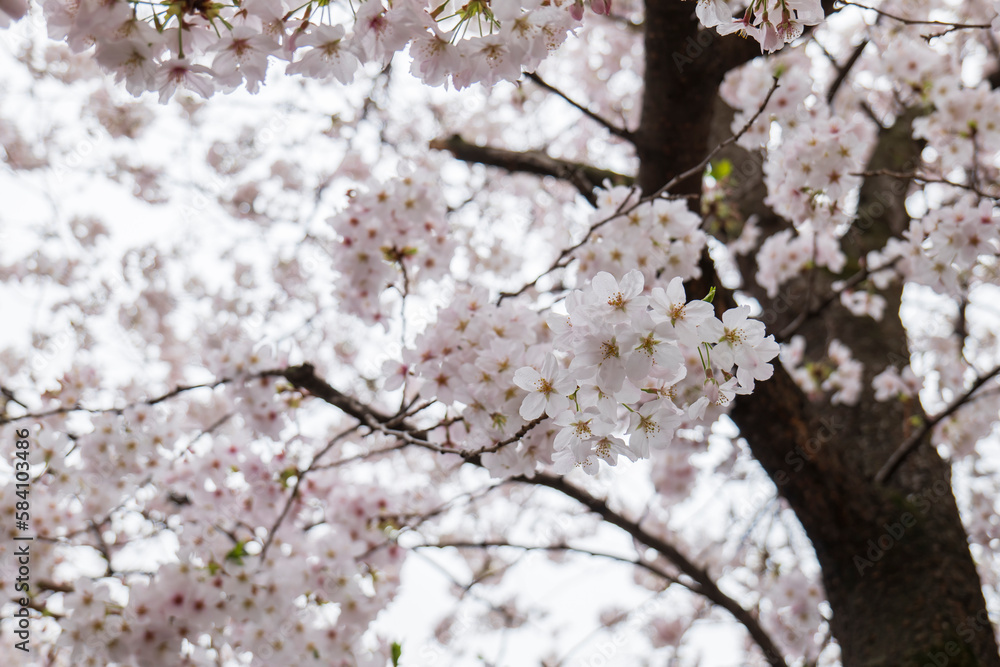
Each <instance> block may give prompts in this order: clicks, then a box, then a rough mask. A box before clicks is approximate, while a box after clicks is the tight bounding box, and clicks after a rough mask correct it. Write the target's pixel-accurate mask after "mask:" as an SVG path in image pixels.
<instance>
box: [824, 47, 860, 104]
mask: <svg viewBox="0 0 1000 667" xmlns="http://www.w3.org/2000/svg"><path fill="white" fill-rule="evenodd" d="M866 46H868V40H867V39H863V40H861V43H860V44H858V45H857V46H856V47H855V48H854V51H853V52H852V53H851V57H850V58H848V59H847V62H845V63H844V64H843V65H842V66H837V63H836V62H834V66H837V78H835V79H834V80H833V83H831V84H830V89H829V90H827V91H826V103H827V104H833V98H834V97H836V96H837V91H838V90H840V87H841V86H842V85H843V84H844V81H846V80H847V75H848V74H850V73H851V69H853V67H854V65H855V64H856V63H857V62H858V60H859V59H860V58H861V54H862V53H864V51H865V47H866Z"/></svg>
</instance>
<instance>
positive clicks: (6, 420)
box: [0, 378, 233, 426]
mask: <svg viewBox="0 0 1000 667" xmlns="http://www.w3.org/2000/svg"><path fill="white" fill-rule="evenodd" d="M232 381H233V379H232V378H222V379H221V380H216V381H215V382H212V383H204V384H192V385H183V386H180V387H176V388H174V389H171V390H170V391H168V392H167V393H165V394H162V395H161V396H157V397H156V398H150V399H147V400H145V401H136V402H135V403H129V404H128V405H126V406H125V407H122V408H86V407H83V406H82V405H65V406H61V407H58V408H53V409H51V410H45V411H43V412H30V413H28V414H25V415H21V416H20V417H3V418H0V426H3V425H4V424H12V423H14V422H19V421H23V420H25V419H45V418H46V417H53V416H55V415H66V414H69V413H71V412H89V413H91V414H95V415H99V414H107V413H109V412H113V413H116V414H122V413H123V412H125V411H126V410H128V409H130V408H134V407H136V406H139V405H156V404H157V403H162V402H163V401H166V400H169V399H171V398H173V397H174V396H177V395H179V394H183V393H184V392H187V391H191V390H193V389H214V388H216V387H218V386H220V385H223V384H226V383H228V382H232Z"/></svg>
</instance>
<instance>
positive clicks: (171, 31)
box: [3, 0, 611, 101]
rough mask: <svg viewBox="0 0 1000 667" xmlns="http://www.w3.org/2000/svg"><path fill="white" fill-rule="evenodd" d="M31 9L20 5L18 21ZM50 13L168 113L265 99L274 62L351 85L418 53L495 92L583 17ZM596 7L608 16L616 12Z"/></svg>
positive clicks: (505, 2) (491, 11)
mask: <svg viewBox="0 0 1000 667" xmlns="http://www.w3.org/2000/svg"><path fill="white" fill-rule="evenodd" d="M19 4H20V3H19V2H15V1H14V0H12V4H11V9H12V11H15V10H16V7H15V5H19ZM43 4H44V7H45V14H46V18H47V22H48V27H49V34H50V36H51V37H53V38H55V39H65V40H66V41H67V42H68V43H69V45H70V46H71V47H72V48H73V49H74V50H75V51H83V50H85V49H88V48H90V47H91V46H94V45H96V52H95V55H96V59H97V62H98V63H99V64H100V65H101V66H102V67H103V68H104V69H105V70H107V71H109V72H112V73H114V74H115V75H116V77H117V78H118V79H119V80H123V81H125V84H126V86H127V87H128V89H129V91H130V92H132V93H133V94H135V95H138V94H139V93H141V92H144V91H159V93H160V100H161V101H166V100H167V99H169V98H170V97H171V96H172V95H173V94H174V92H175V91H176V90H177V89H178V87H183V88H186V89H188V90H191V91H193V92H195V93H197V94H199V95H201V96H203V97H208V96H210V95H212V94H213V93H214V92H216V91H224V92H229V91H232V90H235V89H236V88H239V87H245V88H246V89H247V90H249V91H250V92H256V91H257V90H258V89H259V87H260V85H261V84H262V83H264V81H265V78H266V75H267V70H268V66H269V64H270V63H271V62H272V61H274V60H282V61H286V62H287V63H288V65H287V67H286V72H287V73H289V74H301V75H303V76H307V77H312V78H317V79H331V78H332V79H336V80H338V81H340V82H342V83H346V82H349V81H350V80H351V79H352V78H353V77H354V74H355V72H356V70H357V69H358V68H359V66H360V65H361V64H362V63H368V62H375V63H380V64H382V65H384V64H386V63H388V62H389V60H390V59H391V58H392V56H393V55H394V54H395V53H396V52H398V51H402V50H403V49H405V48H407V46H409V54H410V57H411V58H412V67H411V70H412V71H413V73H414V74H415V75H417V76H418V77H420V78H421V79H422V80H423V81H424V82H425V83H428V84H430V85H440V84H443V83H448V82H450V83H451V84H453V85H455V86H456V87H459V88H462V87H465V86H468V85H471V84H472V83H476V82H481V83H483V84H485V85H492V84H494V83H496V82H497V81H500V80H514V79H517V78H518V77H520V75H521V72H522V70H527V71H533V70H534V69H535V68H536V67H537V66H538V64H539V63H540V62H541V61H542V60H543V59H544V58H545V57H546V56H547V55H548V54H549V53H550V52H551V51H553V50H554V49H556V48H557V47H559V45H560V44H562V42H563V40H564V39H565V38H566V35H567V34H568V32H569V31H570V30H571V29H572V28H573V27H574V26H575V25H577V23H578V21H579V20H580V18H582V10H583V3H582V1H581V0H546V1H544V2H543V0H493V1H492V2H481V1H475V2H469V3H461V2H444V3H437V2H430V1H428V0H405V1H403V2H392V3H389V4H388V6H386V4H384V3H383V0H361V1H360V2H350V1H349V0H337V1H335V2H321V1H320V0H310V1H309V2H306V3H304V4H298V3H290V4H289V3H287V2H285V0H247V1H246V2H233V3H228V2H226V3H200V2H187V1H184V0H176V1H174V2H166V3H163V4H162V5H157V4H149V3H144V2H138V1H132V2H130V1H128V0H115V1H113V2H96V1H94V2H89V1H87V2H68V1H66V0H45V2H44V3H43ZM590 4H591V7H592V9H593V10H594V11H595V13H605V14H606V13H607V12H608V11H609V9H610V4H611V3H610V1H609V0H593V1H592V2H591V3H590ZM21 13H22V14H23V6H22V7H21ZM3 16H4V17H5V18H6V16H7V14H4V15H3ZM15 18H16V11H15Z"/></svg>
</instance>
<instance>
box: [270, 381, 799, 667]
mask: <svg viewBox="0 0 1000 667" xmlns="http://www.w3.org/2000/svg"><path fill="white" fill-rule="evenodd" d="M261 375H262V376H269V375H271V376H275V375H276V376H281V377H284V378H286V379H287V380H288V381H289V382H291V383H292V384H293V385H295V386H296V387H298V388H300V389H305V390H307V391H309V393H311V394H312V395H314V396H316V397H317V398H320V399H322V400H324V401H326V402H327V403H329V404H331V405H333V406H335V407H337V408H339V409H340V410H341V411H343V412H344V413H346V414H348V415H350V416H352V417H354V418H355V419H357V420H358V421H360V422H361V423H362V424H365V425H372V426H373V427H375V428H379V429H380V430H381V431H382V432H384V433H387V434H390V435H395V436H397V437H399V438H400V439H401V440H403V441H404V442H407V443H409V444H412V445H415V446H418V447H424V448H427V449H430V450H432V451H435V452H442V453H448V454H456V455H458V456H461V457H462V458H463V459H464V460H465V462H467V463H471V464H473V465H479V466H481V465H482V462H481V456H480V453H479V452H464V453H463V452H461V451H446V450H443V449H442V448H441V447H440V446H438V445H435V444H433V443H431V442H429V441H428V440H427V439H426V438H427V431H426V430H421V429H417V428H415V427H413V426H411V425H409V424H407V423H406V420H405V417H404V416H402V415H400V416H398V417H395V416H389V415H386V414H384V413H381V412H379V411H376V410H374V409H371V408H369V407H368V406H366V405H364V404H363V403H361V402H360V401H358V400H357V399H354V398H352V397H350V396H347V395H346V394H343V393H342V392H340V391H338V390H336V389H334V388H333V387H331V386H330V385H329V384H328V383H327V382H326V381H325V380H323V379H322V378H320V377H318V376H317V375H316V369H315V367H313V366H312V364H302V365H300V366H293V367H290V368H287V369H284V370H274V371H266V372H264V373H262V374H261ZM519 433H520V431H519ZM504 442H506V441H504ZM299 479H300V481H301V477H300V478H299ZM513 481H517V482H521V483H524V484H535V485H539V486H546V487H549V488H551V489H554V490H556V491H560V492H561V493H563V494H565V495H567V496H569V497H570V498H573V499H574V500H576V501H578V502H580V503H582V504H583V505H584V506H586V507H587V508H588V509H590V510H591V511H592V512H595V513H596V514H598V515H599V516H600V517H601V518H602V519H604V520H605V521H607V522H608V523H610V524H611V525H614V526H617V527H619V528H621V529H622V530H624V531H626V532H627V533H628V534H629V535H631V536H632V537H634V538H635V539H637V540H639V541H640V542H642V543H643V544H645V545H647V546H649V547H651V548H653V549H655V550H657V551H659V552H660V553H661V554H662V555H663V556H664V557H665V558H666V559H667V560H669V561H670V562H671V563H672V564H673V565H674V566H675V567H677V569H678V570H680V572H681V573H683V574H684V575H686V576H688V577H690V578H691V579H692V580H693V581H694V582H695V584H696V585H697V587H698V588H697V589H692V590H697V591H698V592H699V593H701V594H702V595H704V596H705V597H706V598H708V599H709V600H711V601H712V602H714V603H715V604H717V605H719V606H720V607H722V608H723V609H725V610H727V611H728V612H729V613H731V614H732V615H733V617H734V618H736V620H737V621H739V622H740V623H741V624H742V625H743V626H744V627H745V628H746V629H747V631H748V632H749V633H750V636H751V637H753V639H754V641H756V642H757V644H758V645H759V646H760V648H761V650H763V651H764V655H765V656H766V657H767V660H768V662H769V664H771V665H773V666H774V667H785V665H786V663H785V661H784V659H783V658H782V657H781V652H780V651H779V650H778V648H777V645H776V644H775V643H774V641H773V640H772V639H771V638H770V636H768V634H767V633H766V632H765V631H764V629H763V628H762V627H761V625H760V623H759V622H758V621H757V619H756V618H755V617H754V616H753V615H752V614H751V613H750V612H749V611H747V610H746V609H744V608H743V607H742V606H741V605H740V604H739V603H738V602H736V600H734V599H732V598H731V597H729V596H728V595H726V594H725V593H723V592H722V590H721V589H720V588H719V587H718V585H717V584H716V583H715V582H714V581H713V580H712V578H711V576H710V575H709V574H708V572H707V571H705V570H704V569H702V568H701V567H699V566H697V565H695V564H694V563H692V562H691V561H690V560H688V559H687V557H686V556H684V554H682V553H681V552H680V551H679V550H678V549H677V548H676V547H674V546H673V545H671V544H669V543H668V542H666V541H665V540H663V539H661V538H658V537H656V536H654V535H651V534H650V533H648V532H647V531H645V530H643V529H642V528H641V527H640V526H639V524H637V523H635V522H634V521H630V520H628V519H626V518H625V517H623V516H622V515H620V514H618V513H617V512H615V511H614V510H612V509H611V508H610V507H608V505H607V503H605V502H604V501H603V500H600V499H599V498H595V497H593V496H591V495H590V494H589V493H587V492H586V491H584V490H583V489H580V488H579V487H577V486H574V485H573V484H570V483H569V482H567V481H566V480H564V479H563V478H562V477H553V476H551V475H535V476H534V477H531V478H528V477H516V478H513ZM294 495H295V494H294V493H293V498H292V499H290V500H289V503H291V502H292V500H294ZM284 513H287V508H286V510H285V512H283V514H284ZM276 525H277V524H276ZM272 535H273V531H272Z"/></svg>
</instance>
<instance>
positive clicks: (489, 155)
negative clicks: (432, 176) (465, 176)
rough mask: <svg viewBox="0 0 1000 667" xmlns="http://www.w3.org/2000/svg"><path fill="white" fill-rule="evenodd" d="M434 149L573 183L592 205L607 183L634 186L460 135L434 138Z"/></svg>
mask: <svg viewBox="0 0 1000 667" xmlns="http://www.w3.org/2000/svg"><path fill="white" fill-rule="evenodd" d="M430 147H431V148H433V149H434V150H439V151H448V152H450V153H451V154H452V155H454V156H455V157H456V158H457V159H459V160H462V161H464V162H478V163H479V164H485V165H488V166H491V167H499V168H501V169H505V170H507V171H509V172H511V173H517V172H522V173H525V174H535V175H536V176H553V177H555V178H558V179H561V180H564V181H567V182H569V183H571V184H572V185H573V186H574V187H575V188H576V189H577V190H579V191H580V194H582V195H583V196H584V198H586V200H587V201H588V202H590V204H591V205H592V206H596V204H597V195H596V194H595V193H594V191H595V190H596V189H598V188H602V187H604V182H605V181H610V182H611V185H631V184H632V180H633V179H632V177H631V176H626V175H624V174H619V173H617V172H614V171H610V170H608V169H598V168H597V167H593V166H591V165H588V164H583V163H581V162H570V161H568V160H560V159H559V158H554V157H551V156H550V155H548V154H546V153H545V152H544V151H510V150H507V149H504V148H494V147H492V146H479V145H476V144H472V143H469V142H468V141H466V140H465V139H463V138H462V137H461V136H460V135H457V134H453V135H451V136H450V137H446V138H444V137H443V138H440V139H435V140H434V141H432V142H431V143H430Z"/></svg>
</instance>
